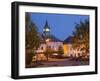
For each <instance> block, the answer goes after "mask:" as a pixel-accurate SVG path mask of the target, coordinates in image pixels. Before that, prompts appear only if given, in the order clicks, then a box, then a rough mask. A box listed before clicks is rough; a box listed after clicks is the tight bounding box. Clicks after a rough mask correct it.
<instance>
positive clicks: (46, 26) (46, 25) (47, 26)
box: [44, 20, 50, 29]
mask: <svg viewBox="0 0 100 81" xmlns="http://www.w3.org/2000/svg"><path fill="white" fill-rule="evenodd" d="M44 28H49V29H50V27H49V25H48V22H47V20H46V23H45V26H44Z"/></svg>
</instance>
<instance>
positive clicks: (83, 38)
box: [73, 20, 89, 53]
mask: <svg viewBox="0 0 100 81" xmlns="http://www.w3.org/2000/svg"><path fill="white" fill-rule="evenodd" d="M73 37H74V38H73V48H77V47H80V46H82V45H84V48H85V51H86V52H87V53H88V52H89V20H85V21H84V22H83V21H80V23H79V24H76V27H75V31H74V32H73Z"/></svg>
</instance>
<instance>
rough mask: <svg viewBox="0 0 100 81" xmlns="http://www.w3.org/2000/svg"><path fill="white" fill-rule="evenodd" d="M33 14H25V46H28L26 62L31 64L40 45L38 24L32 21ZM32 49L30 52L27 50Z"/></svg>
mask: <svg viewBox="0 0 100 81" xmlns="http://www.w3.org/2000/svg"><path fill="white" fill-rule="evenodd" d="M30 16H31V14H30V13H26V15H25V23H26V24H25V30H26V32H25V47H26V63H27V64H29V63H31V61H32V57H33V56H34V55H35V50H36V49H37V48H38V47H39V45H40V36H39V33H38V30H37V27H36V25H35V24H34V23H33V21H31V19H30V18H31V17H30ZM27 50H30V52H27Z"/></svg>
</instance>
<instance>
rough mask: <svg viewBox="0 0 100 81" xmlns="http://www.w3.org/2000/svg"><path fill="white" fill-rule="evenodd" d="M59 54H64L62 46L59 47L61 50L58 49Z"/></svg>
mask: <svg viewBox="0 0 100 81" xmlns="http://www.w3.org/2000/svg"><path fill="white" fill-rule="evenodd" d="M58 54H60V55H62V54H64V50H63V47H62V46H59V48H58Z"/></svg>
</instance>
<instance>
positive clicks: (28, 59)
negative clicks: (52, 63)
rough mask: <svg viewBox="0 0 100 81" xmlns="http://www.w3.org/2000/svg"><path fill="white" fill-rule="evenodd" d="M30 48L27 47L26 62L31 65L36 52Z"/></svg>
mask: <svg viewBox="0 0 100 81" xmlns="http://www.w3.org/2000/svg"><path fill="white" fill-rule="evenodd" d="M28 50H29V49H26V56H25V61H26V64H27V65H29V64H31V62H32V57H33V56H34V55H35V52H34V51H31V50H30V51H29V52H28Z"/></svg>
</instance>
